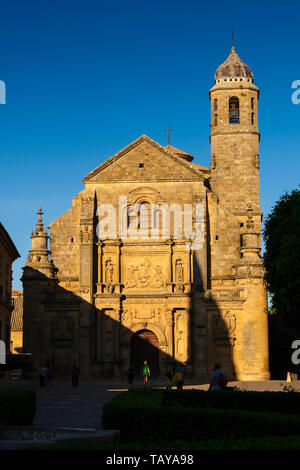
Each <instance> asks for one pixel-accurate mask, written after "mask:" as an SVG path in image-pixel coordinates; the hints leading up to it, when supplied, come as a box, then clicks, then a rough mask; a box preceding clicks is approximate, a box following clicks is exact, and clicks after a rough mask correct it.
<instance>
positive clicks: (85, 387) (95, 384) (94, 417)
mask: <svg viewBox="0 0 300 470" xmlns="http://www.w3.org/2000/svg"><path fill="white" fill-rule="evenodd" d="M137 384H138V386H141V385H140V382H137ZM150 385H151V384H150ZM152 385H154V386H165V385H166V384H165V383H164V381H157V382H155V381H153V383H152ZM228 385H230V386H236V387H238V388H240V389H243V390H258V391H263V390H273V391H279V390H283V389H284V387H292V388H293V389H296V390H298V391H300V381H297V382H285V381H279V380H272V381H271V380H269V381H264V382H230V383H229V384H228ZM0 388H18V389H27V390H35V391H36V394H37V412H36V417H35V421H34V426H40V427H51V428H53V427H70V428H81V429H97V430H100V429H102V427H101V413H102V407H103V405H104V403H106V402H109V401H110V400H111V399H112V398H113V397H115V396H116V395H117V394H118V393H120V392H121V391H125V390H127V389H128V384H127V382H125V381H117V380H115V381H102V380H94V381H90V380H86V381H84V380H83V379H82V380H81V381H80V382H79V387H78V388H73V387H72V386H71V383H70V381H66V380H58V379H57V380H54V381H53V384H52V386H46V387H45V388H41V387H40V386H39V384H38V382H37V381H36V380H29V379H20V380H11V379H9V378H2V379H0ZM184 388H196V389H202V390H207V389H208V384H199V383H193V382H192V381H188V380H187V381H186V382H185V386H184Z"/></svg>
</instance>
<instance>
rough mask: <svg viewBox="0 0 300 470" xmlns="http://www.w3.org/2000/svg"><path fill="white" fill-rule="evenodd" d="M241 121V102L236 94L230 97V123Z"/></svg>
mask: <svg viewBox="0 0 300 470" xmlns="http://www.w3.org/2000/svg"><path fill="white" fill-rule="evenodd" d="M239 123H240V102H239V99H238V98H237V97H236V96H232V97H231V98H229V124H239Z"/></svg>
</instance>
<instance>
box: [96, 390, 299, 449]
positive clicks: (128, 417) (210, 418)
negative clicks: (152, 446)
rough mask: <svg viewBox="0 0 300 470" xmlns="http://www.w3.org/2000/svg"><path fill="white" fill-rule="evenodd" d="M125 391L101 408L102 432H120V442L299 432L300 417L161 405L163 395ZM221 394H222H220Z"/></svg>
mask: <svg viewBox="0 0 300 470" xmlns="http://www.w3.org/2000/svg"><path fill="white" fill-rule="evenodd" d="M152 393H153V399H154V403H153V404H152V403H151V400H150V397H151V395H150V394H149V393H147V394H143V393H142V392H141V391H139V393H136V392H134V393H132V392H124V393H122V394H120V395H118V396H117V397H116V398H114V399H113V400H112V401H111V402H110V403H107V404H105V405H104V407H103V415H102V424H103V427H104V428H105V429H119V430H120V434H121V439H122V441H123V442H130V441H136V440H137V439H139V440H149V441H157V440H159V441H160V440H161V441H176V440H179V439H182V440H185V441H189V440H191V441H193V440H194V441H195V440H197V441H208V440H214V439H224V438H247V437H263V436H287V435H291V434H299V433H300V417H298V416H287V415H283V414H280V413H273V414H272V413H267V412H264V413H262V412H249V411H241V410H229V409H227V410H225V409H211V408H199V407H197V408H196V407H191V406H186V407H184V406H181V405H177V406H162V405H161V404H159V399H160V398H161V397H162V393H160V394H159V393H157V392H152ZM220 393H221V392H220Z"/></svg>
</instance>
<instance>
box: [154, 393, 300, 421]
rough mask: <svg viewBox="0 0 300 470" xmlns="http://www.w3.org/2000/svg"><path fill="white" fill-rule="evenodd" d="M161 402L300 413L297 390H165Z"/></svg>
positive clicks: (299, 399) (299, 400) (201, 406)
mask: <svg viewBox="0 0 300 470" xmlns="http://www.w3.org/2000/svg"><path fill="white" fill-rule="evenodd" d="M163 404H164V405H173V406H174V405H176V404H180V405H182V406H188V407H190V406H193V407H194V406H195V407H200V408H222V409H228V410H248V411H269V412H278V413H286V414H293V415H300V393H297V392H252V391H251V392H248V391H230V390H224V391H216V392H205V391H203V390H183V391H177V390H165V391H164V393H163Z"/></svg>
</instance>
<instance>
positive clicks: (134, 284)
mask: <svg viewBox="0 0 300 470" xmlns="http://www.w3.org/2000/svg"><path fill="white" fill-rule="evenodd" d="M163 286H164V279H163V267H162V266H161V265H160V264H156V265H154V264H152V263H151V262H150V259H149V258H145V260H144V261H142V262H141V263H139V264H131V265H129V268H128V273H127V281H126V283H125V287H126V288H127V289H133V288H137V289H140V288H158V287H163Z"/></svg>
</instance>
